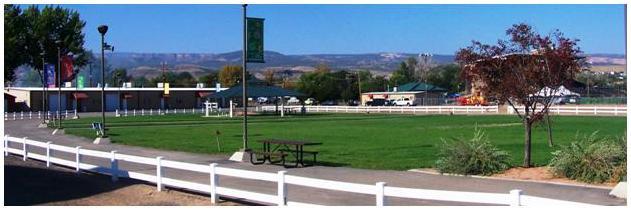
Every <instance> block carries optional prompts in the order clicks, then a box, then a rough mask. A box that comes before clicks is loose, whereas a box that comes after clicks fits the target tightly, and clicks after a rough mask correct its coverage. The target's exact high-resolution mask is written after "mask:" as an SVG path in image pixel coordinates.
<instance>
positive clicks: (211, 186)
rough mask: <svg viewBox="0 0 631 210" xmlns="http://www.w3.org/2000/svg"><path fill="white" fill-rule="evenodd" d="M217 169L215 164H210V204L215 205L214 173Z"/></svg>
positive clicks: (215, 184) (215, 181) (215, 178)
mask: <svg viewBox="0 0 631 210" xmlns="http://www.w3.org/2000/svg"><path fill="white" fill-rule="evenodd" d="M216 167H217V163H211V164H210V202H211V203H213V204H215V203H217V184H218V183H217V181H218V179H217V173H215V168H216Z"/></svg>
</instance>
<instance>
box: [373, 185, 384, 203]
mask: <svg viewBox="0 0 631 210" xmlns="http://www.w3.org/2000/svg"><path fill="white" fill-rule="evenodd" d="M385 186H386V183H385V182H377V184H375V187H376V193H375V198H376V199H377V206H385V205H386V197H385V196H384V193H383V189H384V188H385Z"/></svg>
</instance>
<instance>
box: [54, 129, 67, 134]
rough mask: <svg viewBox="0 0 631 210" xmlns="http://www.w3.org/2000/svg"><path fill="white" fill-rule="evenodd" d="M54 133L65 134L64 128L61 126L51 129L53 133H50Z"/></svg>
mask: <svg viewBox="0 0 631 210" xmlns="http://www.w3.org/2000/svg"><path fill="white" fill-rule="evenodd" d="M55 134H61V135H63V134H65V132H64V129H63V128H55V130H53V133H52V134H51V135H55Z"/></svg>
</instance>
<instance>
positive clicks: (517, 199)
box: [510, 190, 521, 206]
mask: <svg viewBox="0 0 631 210" xmlns="http://www.w3.org/2000/svg"><path fill="white" fill-rule="evenodd" d="M510 205H511V206H521V190H511V191H510Z"/></svg>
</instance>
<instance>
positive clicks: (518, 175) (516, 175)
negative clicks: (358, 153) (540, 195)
mask: <svg viewBox="0 0 631 210" xmlns="http://www.w3.org/2000/svg"><path fill="white" fill-rule="evenodd" d="M415 171H421V172H427V173H433V174H438V173H439V172H438V171H437V170H436V169H433V168H421V169H415ZM490 177H494V178H501V179H513V180H530V181H538V182H549V183H561V184H572V185H580V186H594V187H611V188H613V187H615V186H616V184H618V183H615V182H610V183H601V184H588V183H585V182H579V181H576V180H571V179H568V178H566V177H557V176H554V174H553V173H552V172H551V171H550V170H549V167H546V166H544V167H532V168H522V167H516V168H511V169H508V170H506V171H504V172H503V173H499V174H493V175H491V176H490Z"/></svg>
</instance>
